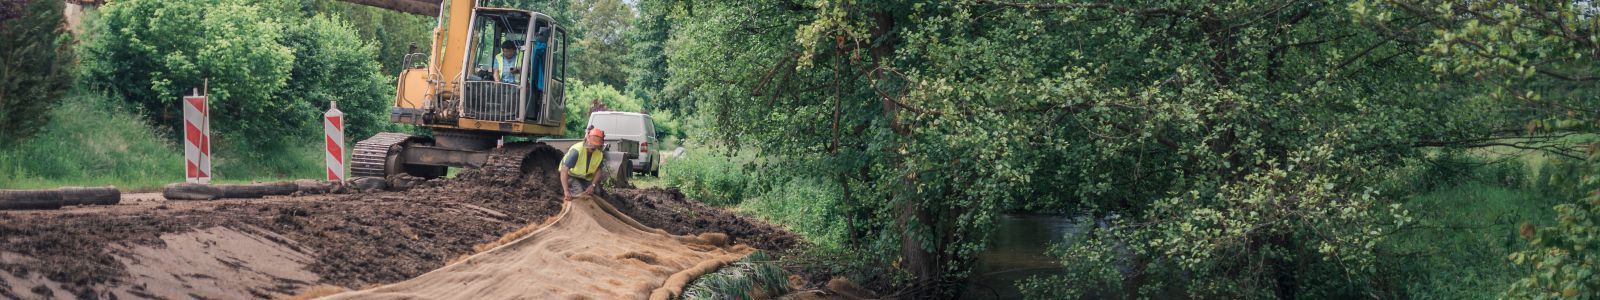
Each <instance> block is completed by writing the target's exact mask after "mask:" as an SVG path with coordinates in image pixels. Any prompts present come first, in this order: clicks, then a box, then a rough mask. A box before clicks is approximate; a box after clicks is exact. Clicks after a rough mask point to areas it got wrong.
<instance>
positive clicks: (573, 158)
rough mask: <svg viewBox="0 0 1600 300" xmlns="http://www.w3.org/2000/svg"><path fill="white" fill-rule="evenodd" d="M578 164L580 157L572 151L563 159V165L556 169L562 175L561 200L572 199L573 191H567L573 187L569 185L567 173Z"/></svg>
mask: <svg viewBox="0 0 1600 300" xmlns="http://www.w3.org/2000/svg"><path fill="white" fill-rule="evenodd" d="M577 164H578V155H577V153H574V152H572V151H567V154H566V155H563V156H562V157H561V163H559V164H557V165H560V167H558V168H556V169H557V170H556V171H557V172H560V173H561V200H567V199H572V191H569V190H567V187H568V186H571V185H570V183H567V176H568V175H567V171H568V170H571V169H572V167H573V166H575V165H577Z"/></svg>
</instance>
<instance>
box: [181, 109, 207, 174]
mask: <svg viewBox="0 0 1600 300" xmlns="http://www.w3.org/2000/svg"><path fill="white" fill-rule="evenodd" d="M206 102H207V101H206V96H185V97H183V164H184V166H185V167H184V170H185V172H184V181H187V182H190V183H210V182H211V114H210V111H208V108H209V107H208V106H207V103H206Z"/></svg>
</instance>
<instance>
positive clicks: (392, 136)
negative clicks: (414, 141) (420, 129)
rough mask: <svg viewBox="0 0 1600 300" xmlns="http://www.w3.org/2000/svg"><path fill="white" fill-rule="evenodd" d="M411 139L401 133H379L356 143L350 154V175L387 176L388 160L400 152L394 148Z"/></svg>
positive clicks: (409, 136) (397, 148)
mask: <svg viewBox="0 0 1600 300" xmlns="http://www.w3.org/2000/svg"><path fill="white" fill-rule="evenodd" d="M412 137H413V136H411V135H409V134H403V133H394V132H380V133H378V134H375V135H373V136H372V137H370V138H367V139H365V140H361V141H360V142H356V147H355V152H352V153H351V154H350V174H351V175H353V176H354V177H386V176H389V170H388V167H387V165H388V163H389V158H390V157H392V156H393V155H398V154H399V153H398V152H399V150H400V147H394V146H395V145H400V144H401V143H404V142H406V140H410V139H411V138H412Z"/></svg>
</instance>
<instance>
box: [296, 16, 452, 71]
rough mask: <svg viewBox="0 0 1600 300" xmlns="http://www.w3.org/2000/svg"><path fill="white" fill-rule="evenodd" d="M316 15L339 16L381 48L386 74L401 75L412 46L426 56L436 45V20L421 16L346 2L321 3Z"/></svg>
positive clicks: (379, 52) (379, 59) (380, 59)
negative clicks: (434, 44)
mask: <svg viewBox="0 0 1600 300" xmlns="http://www.w3.org/2000/svg"><path fill="white" fill-rule="evenodd" d="M316 6H317V7H316V9H315V11H316V12H320V13H327V14H332V15H337V16H338V17H337V18H338V19H341V20H344V21H345V22H347V23H350V24H362V25H361V26H354V28H355V30H356V32H358V33H360V35H361V39H362V40H365V41H367V42H369V43H372V44H373V45H375V46H376V47H377V48H378V49H377V51H378V62H379V63H382V64H383V74H384V75H389V76H398V75H399V74H400V69H401V67H402V66H401V65H400V63H401V62H402V60H403V59H404V58H405V55H406V54H411V53H409V52H407V51H410V50H411V49H410V48H411V46H412V45H415V46H416V47H417V49H416V52H419V53H426V51H427V50H428V47H429V45H431V44H432V42H433V41H432V38H433V26H434V25H435V24H434V23H435V22H434V17H428V16H418V15H413V14H408V13H403V12H397V11H392V10H387V9H381V8H376V7H370V6H362V5H356V4H350V3H345V2H343V1H334V0H319V1H317V2H316Z"/></svg>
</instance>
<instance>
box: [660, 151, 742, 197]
mask: <svg viewBox="0 0 1600 300" xmlns="http://www.w3.org/2000/svg"><path fill="white" fill-rule="evenodd" d="M714 151H715V150H712V149H695V150H691V151H687V153H686V154H685V155H684V156H683V157H678V158H672V159H668V162H667V163H663V164H661V179H662V181H663V183H665V184H666V185H669V186H673V187H677V188H678V189H679V190H682V191H683V193H684V195H687V196H689V197H690V198H694V199H696V200H700V202H704V203H706V204H710V205H716V206H733V205H738V204H739V202H742V201H744V199H746V198H749V197H752V196H754V193H753V192H754V191H753V190H752V187H753V184H754V183H755V182H754V181H755V180H754V178H755V176H754V173H755V172H754V171H755V170H754V169H753V168H754V167H752V166H749V165H748V163H749V162H751V161H753V160H754V159H755V158H754V157H752V156H749V155H735V156H728V155H721V154H717V153H713V152H714Z"/></svg>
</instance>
